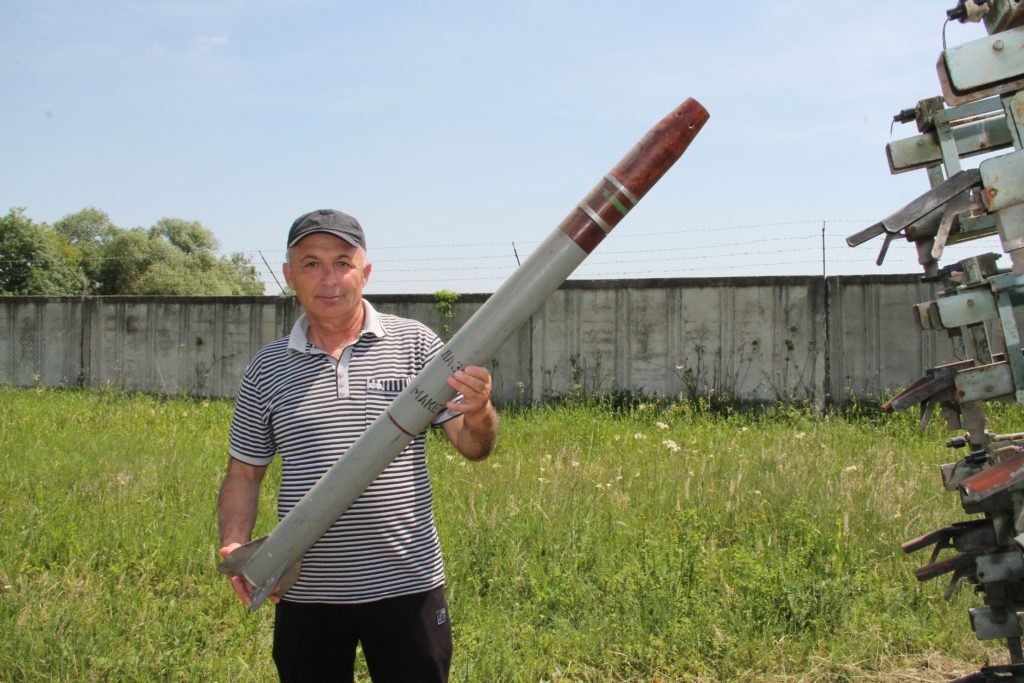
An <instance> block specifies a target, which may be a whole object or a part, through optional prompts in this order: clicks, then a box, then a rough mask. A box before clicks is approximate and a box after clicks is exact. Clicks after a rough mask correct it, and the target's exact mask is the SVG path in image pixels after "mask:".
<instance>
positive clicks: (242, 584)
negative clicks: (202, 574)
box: [220, 543, 281, 607]
mask: <svg viewBox="0 0 1024 683" xmlns="http://www.w3.org/2000/svg"><path fill="white" fill-rule="evenodd" d="M241 547H242V544H241V543H228V544H227V545H226V546H224V547H223V548H221V549H220V556H221V559H223V558H225V557H227V556H228V555H230V554H231V553H233V552H234V551H235V549H236V548H241ZM228 579H230V581H231V587H232V588H234V589H235V593H236V594H237V595H238V597H239V598H240V599H241V600H242V602H244V603H245V606H246V607H251V606H252V594H253V592H255V590H256V587H255V586H253V585H252V583H251V582H250V581H249V580H248V579H247V578H245V577H244V576H229V577H228ZM276 593H277V589H274V593H271V594H270V601H271V602H273V603H278V602H281V598H279V597H278V596H277V595H276Z"/></svg>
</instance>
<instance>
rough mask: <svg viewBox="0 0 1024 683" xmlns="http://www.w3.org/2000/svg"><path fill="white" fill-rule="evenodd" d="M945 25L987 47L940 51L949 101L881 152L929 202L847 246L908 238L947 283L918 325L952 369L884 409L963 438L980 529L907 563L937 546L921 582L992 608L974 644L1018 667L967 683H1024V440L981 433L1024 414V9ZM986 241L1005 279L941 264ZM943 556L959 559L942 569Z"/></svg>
mask: <svg viewBox="0 0 1024 683" xmlns="http://www.w3.org/2000/svg"><path fill="white" fill-rule="evenodd" d="M947 15H948V18H949V19H952V20H957V21H983V22H984V24H985V28H986V30H987V32H988V35H987V36H986V37H984V38H981V39H978V40H974V41H971V42H968V43H965V44H963V45H959V46H955V47H950V48H948V49H946V50H944V51H943V52H942V54H941V55H940V56H939V60H938V65H937V70H938V76H939V83H940V86H941V90H942V96H941V97H934V98H930V99H926V100H922V101H920V102H918V103H917V105H916V106H915V107H914V108H912V109H904V110H903V111H901V112H900V113H899V114H897V115H896V117H895V118H894V121H896V122H899V123H910V122H911V121H913V122H916V124H917V129H918V133H919V134H918V135H915V136H913V137H909V138H906V139H904V140H896V141H893V142H891V143H889V144H888V145H887V146H886V156H887V157H888V160H889V169H890V171H891V172H892V173H894V174H895V173H904V172H907V171H912V170H919V169H920V170H924V171H925V172H926V173H927V174H928V181H929V184H930V186H931V189H930V190H928V191H927V192H925V193H924V194H922V195H921V196H919V197H917V198H916V199H914V200H913V201H912V202H910V203H909V204H907V205H906V206H904V207H903V208H901V209H900V210H898V211H896V212H895V213H893V214H892V215H890V216H889V217H887V218H885V219H883V220H881V221H879V222H878V223H876V224H874V225H872V226H870V227H868V228H866V229H864V230H862V231H860V232H858V233H857V234H855V235H852V236H850V237H849V238H847V243H848V244H849V245H850V246H857V245H859V244H862V243H864V242H865V241H867V240H869V239H871V238H873V237H878V236H882V237H884V241H883V244H882V249H881V252H880V253H879V256H878V260H877V263H878V264H879V265H881V263H882V261H883V259H884V258H885V255H886V251H887V250H888V248H889V246H890V243H891V242H892V241H893V240H895V239H896V238H903V239H906V240H907V241H909V242H912V243H914V245H915V247H916V248H917V255H918V262H919V263H920V265H921V267H922V268H923V270H924V277H923V279H924V280H925V281H932V282H937V283H940V292H939V294H938V296H937V298H936V299H935V300H934V301H926V302H924V303H920V304H917V305H916V306H914V314H915V316H914V317H915V319H916V321H917V323H918V326H919V327H920V329H922V330H944V331H945V332H946V333H947V334H948V335H949V339H950V342H951V344H952V349H953V356H954V358H955V361H954V362H952V363H949V364H946V365H942V366H939V367H936V368H932V369H931V370H929V371H928V373H927V376H925V377H923V378H922V379H920V380H918V381H917V382H914V383H913V384H912V385H911V386H909V387H907V389H905V390H904V391H903V392H902V393H900V394H899V395H898V396H896V397H895V398H893V399H892V400H891V401H890V402H889V403H887V404H886V406H885V408H886V410H887V411H896V410H906V409H907V408H910V407H911V406H914V405H920V406H921V413H922V414H921V426H922V427H923V426H924V425H925V424H926V423H927V422H928V420H929V419H930V418H931V416H932V414H933V413H934V412H935V409H936V408H938V409H939V412H940V414H941V415H942V416H943V417H944V418H945V420H946V423H947V426H948V427H949V429H951V430H964V433H963V434H962V435H961V436H957V437H955V438H953V439H950V440H949V441H948V442H947V443H946V446H947V447H949V448H965V449H966V451H967V455H966V457H964V458H963V459H961V460H959V461H958V462H955V463H950V464H947V465H942V466H941V468H940V469H941V472H942V484H943V486H944V487H945V489H946V490H947V491H951V492H956V493H958V494H959V497H960V503H961V505H962V507H963V509H964V512H966V513H968V514H971V515H980V516H979V517H977V518H974V519H972V520H970V521H966V522H958V523H955V524H952V525H951V526H948V527H945V528H943V529H939V530H937V531H934V532H932V533H929V534H926V535H924V536H922V537H921V538H918V539H916V540H913V541H910V542H908V543H905V544H904V545H903V550H904V551H905V552H908V553H909V552H914V551H916V550H921V549H924V548H929V547H931V548H932V552H931V557H930V559H929V561H928V564H926V565H925V566H923V567H921V568H920V569H918V570H917V571H916V572H915V574H916V576H917V578H918V579H919V580H921V581H924V580H927V579H931V578H936V577H939V576H944V575H949V576H950V580H949V587H948V589H947V591H946V597H947V599H948V598H950V597H951V596H952V594H953V591H954V589H955V588H956V586H957V584H958V582H959V581H961V580H964V581H966V582H968V583H970V584H973V585H974V586H975V591H976V593H978V594H979V595H981V596H982V598H983V599H984V605H985V606H984V607H977V608H973V609H970V610H969V615H970V621H971V627H972V628H973V630H974V633H975V634H976V635H977V637H978V638H979V639H981V640H994V639H1005V640H1006V644H1007V649H1008V651H1009V659H1010V663H1009V664H1007V665H1000V666H989V667H984V668H983V669H981V670H980V671H979V672H977V673H975V674H972V675H970V676H967V677H965V678H961V679H960V681H1021V682H1024V649H1022V645H1021V638H1022V635H1024V627H1022V624H1024V433H1015V434H994V433H992V432H991V431H990V430H988V429H986V424H985V421H986V417H985V403H986V402H987V401H1013V402H1016V403H1018V404H1024V353H1022V349H1021V339H1022V331H1024V324H1022V323H1024V0H960V3H959V4H958V5H957V6H956V7H955V8H953V9H951V10H949V11H948V12H947ZM1003 150H1005V153H1002V154H999V152H1001V151H1003ZM981 154H987V155H989V156H988V157H987V158H985V159H984V160H983V161H981V163H980V165H978V166H977V168H964V167H963V166H962V165H961V160H962V159H964V158H968V157H972V156H976V155H981ZM989 235H998V236H999V239H1000V240H1001V242H1002V250H1003V252H1004V253H1005V254H1007V255H1009V257H1010V267H1009V268H1000V267H998V266H997V263H996V262H997V261H998V260H999V259H1000V257H1001V254H993V253H986V254H980V255H978V256H973V257H971V258H967V259H964V260H961V261H958V262H955V263H952V264H950V265H946V266H944V267H941V266H940V265H939V260H940V259H941V257H942V255H943V250H944V249H945V247H946V245H949V244H954V243H958V242H966V241H969V240H974V239H977V238H979V237H985V236H989ZM944 550H950V551H952V552H951V553H947V554H946V555H945V556H943V557H940V555H942V551H944Z"/></svg>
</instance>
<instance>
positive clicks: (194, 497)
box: [0, 387, 1022, 683]
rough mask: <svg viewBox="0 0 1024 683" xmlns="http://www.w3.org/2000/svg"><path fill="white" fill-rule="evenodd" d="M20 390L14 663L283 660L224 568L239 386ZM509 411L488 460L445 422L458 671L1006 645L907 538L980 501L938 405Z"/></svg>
mask: <svg viewBox="0 0 1024 683" xmlns="http://www.w3.org/2000/svg"><path fill="white" fill-rule="evenodd" d="M0 405H2V406H3V409H2V410H0V491H2V492H3V494H2V496H0V632H2V633H4V637H3V638H2V639H0V680H2V681H140V680H141V681H149V680H154V681H157V680H159V681H200V680H201V681H265V680H273V679H274V673H273V664H272V662H271V659H270V624H271V619H272V612H271V610H270V609H261V610H260V611H259V612H257V613H255V614H249V613H247V612H246V611H245V610H244V608H242V607H241V605H240V604H238V602H237V599H236V598H235V597H234V595H233V593H231V591H230V590H229V588H228V586H227V584H226V581H225V580H224V578H223V577H221V576H220V575H218V574H217V573H216V571H215V567H216V564H217V558H216V552H215V551H216V530H215V521H214V505H215V497H216V492H217V487H218V485H219V481H220V477H221V476H222V473H223V470H224V466H225V464H226V458H227V456H226V454H225V442H226V434H227V427H228V423H229V420H230V416H231V404H230V402H224V401H210V402H205V401H199V400H187V399H172V400H165V399H160V398H154V397H147V396H126V395H123V394H120V393H115V392H86V391H75V390H66V391H52V390H43V389H13V388H9V387H0ZM993 410H994V411H995V414H994V417H993V419H992V423H993V428H994V429H996V430H997V431H1019V422H1020V418H1021V417H1022V415H1021V413H1020V411H1019V410H1017V409H1015V408H1006V407H997V408H994V409H993ZM502 419H503V424H502V437H501V440H500V443H499V447H498V450H497V452H496V453H495V454H494V455H493V456H492V457H491V458H490V459H489V460H487V461H485V462H483V463H479V464H473V463H468V462H466V461H464V460H462V459H461V458H460V457H458V456H457V455H455V454H454V452H453V451H452V450H451V448H450V447H448V446H447V444H446V443H445V442H444V441H443V440H442V439H441V438H438V437H437V436H436V435H432V436H431V441H430V444H429V453H430V458H431V468H432V475H433V480H434V485H435V498H436V504H435V506H436V513H437V518H438V525H439V528H440V533H441V538H442V544H443V547H444V552H445V557H446V563H447V568H448V576H449V600H450V602H451V607H452V614H453V622H454V625H455V638H456V656H455V661H454V664H453V674H452V679H453V681H458V682H464V683H466V682H478V681H483V682H491V681H508V682H519V681H524V682H525V681H530V682H540V681H550V682H555V681H595V682H596V681H660V682H662V683H664V682H667V681H709V682H710V681H865V680H871V681H891V680H908V681H910V680H915V681H922V680H923V681H944V680H950V679H951V678H953V677H956V676H957V675H963V674H966V673H969V672H973V671H976V670H977V669H978V668H980V667H981V666H983V665H985V664H989V663H996V662H1002V661H1005V657H1004V654H1003V648H1002V646H1001V643H998V642H993V643H987V644H985V643H979V642H978V641H977V640H976V639H975V638H974V636H973V634H972V633H971V631H970V627H969V624H968V620H967V616H966V613H965V610H966V608H967V607H970V606H976V605H979V604H980V600H979V599H978V598H976V597H975V596H973V595H971V593H970V591H969V590H966V589H965V588H964V587H961V589H960V590H959V591H958V594H957V596H956V597H955V598H954V600H953V603H952V604H948V603H946V602H945V601H944V600H943V599H942V592H943V590H944V587H945V585H944V582H942V581H936V582H930V583H925V584H919V583H917V581H916V580H914V578H913V574H912V571H913V569H914V568H915V567H917V566H918V565H920V564H923V563H924V562H925V561H926V557H925V556H924V555H922V554H918V555H914V556H910V557H904V556H903V555H902V554H901V553H900V551H899V545H900V543H902V542H903V541H905V540H908V539H910V538H913V537H916V536H919V535H921V534H923V533H925V532H928V531H931V530H933V529H935V528H938V527H940V526H945V525H947V524H950V523H952V522H954V521H959V520H961V519H963V518H964V515H963V513H962V511H961V509H960V507H959V505H958V504H957V502H956V498H955V496H954V495H953V494H950V493H947V492H945V491H944V490H943V489H942V487H941V485H940V483H939V474H938V468H937V465H938V464H940V463H941V462H946V461H952V460H956V459H958V458H959V457H961V456H962V455H963V454H962V453H961V452H955V453H946V452H944V449H943V448H942V443H943V442H944V441H945V439H946V438H947V437H948V434H947V433H946V432H944V431H942V430H941V429H940V427H939V425H933V426H931V427H929V429H928V430H927V431H925V432H924V433H919V432H918V430H917V427H916V419H915V417H914V416H912V415H897V416H880V415H878V414H877V410H874V409H873V408H872V406H867V409H866V410H862V411H861V412H860V413H855V412H854V411H851V412H850V413H848V414H846V415H838V414H832V415H827V416H818V415H815V414H814V413H812V412H809V411H803V410H799V409H795V408H786V407H776V408H773V409H768V410H745V411H732V412H729V411H725V412H716V411H711V410H707V409H704V407H702V405H701V404H699V403H697V404H693V403H688V404H684V405H668V404H646V405H645V404H637V403H633V404H631V405H628V406H626V407H621V406H620V407H618V408H614V407H612V406H602V405H599V404H598V403H596V402H593V401H589V402H588V401H578V402H569V403H565V404H560V405H549V406H546V407H535V408H530V409H522V408H518V409H508V410H505V411H503V412H502ZM275 480H276V471H275V472H273V473H272V474H271V475H270V476H269V478H268V483H269V484H270V486H273V485H274V483H275ZM261 503H262V513H261V522H260V528H259V529H257V532H258V533H266V532H267V531H269V529H270V528H271V527H272V525H273V523H274V519H273V515H274V513H273V505H272V504H273V501H272V496H271V495H265V496H264V497H263V500H262V501H261Z"/></svg>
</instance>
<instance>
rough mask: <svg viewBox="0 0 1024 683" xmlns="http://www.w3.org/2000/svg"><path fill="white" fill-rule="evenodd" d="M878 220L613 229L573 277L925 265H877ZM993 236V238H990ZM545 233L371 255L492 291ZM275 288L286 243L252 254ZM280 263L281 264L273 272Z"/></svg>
mask: <svg viewBox="0 0 1024 683" xmlns="http://www.w3.org/2000/svg"><path fill="white" fill-rule="evenodd" d="M872 222H873V221H869V220H859V219H832V220H807V221H790V222H781V223H759V224H749V225H732V226H718V227H707V226H694V227H681V228H679V229H678V230H672V231H655V232H647V233H629V232H628V231H622V232H613V233H612V234H611V235H609V236H608V238H607V239H606V240H605V241H604V242H603V243H602V244H601V245H600V246H599V247H598V249H597V250H595V252H594V253H593V255H592V256H590V257H589V258H588V259H587V260H586V261H584V262H583V263H582V264H581V265H580V267H579V268H578V269H577V270H576V272H575V273H574V274H573V276H572V278H571V279H576V280H591V279H613V278H614V279H620V278H624V279H634V278H635V279H646V278H679V277H735V276H768V275H821V276H832V275H856V274H891V273H919V272H921V268H920V266H919V265H918V262H917V251H916V249H915V248H914V246H913V245H912V244H908V243H906V242H905V241H904V240H897V241H896V242H894V243H893V244H892V245H891V247H890V249H889V251H888V254H887V256H886V258H885V261H884V263H883V264H882V266H877V265H876V264H875V260H876V257H877V255H878V250H879V249H880V247H881V243H882V240H881V239H876V240H874V241H871V242H868V243H867V244H864V245H862V246H861V247H859V248H857V249H853V248H850V247H849V246H847V244H846V241H845V240H846V237H847V236H848V235H850V234H852V233H855V232H857V231H858V230H860V229H861V228H863V227H866V226H868V225H870V224H871V223H872ZM985 240H989V242H988V243H984V242H985ZM539 244H540V241H539V240H538V241H522V242H520V241H515V242H512V241H506V242H497V241H488V242H478V243H458V244H442V243H433V244H413V245H409V244H403V245H398V244H383V245H380V246H374V247H373V249H372V251H371V254H370V257H371V261H372V262H373V264H374V266H373V267H374V270H373V276H372V277H371V279H370V284H369V286H368V287H367V291H368V292H371V293H380V294H384V293H389V294H393V293H408V294H414V293H430V292H436V291H439V290H442V289H447V290H452V291H458V292H491V291H494V289H496V288H497V287H498V286H499V285H500V284H501V283H502V282H504V281H505V280H506V279H507V278H508V277H509V276H510V275H511V274H512V272H513V271H514V270H515V269H516V268H517V267H518V265H519V263H520V262H521V261H522V260H523V259H525V257H526V256H527V255H528V254H529V253H530V252H531V251H532V250H533V249H534V248H536V247H537V245H539ZM984 251H995V252H997V253H998V252H1000V251H1001V248H1000V245H999V241H998V239H997V238H995V237H990V238H984V239H983V240H981V241H976V242H968V243H965V244H960V245H953V246H950V247H948V248H947V250H946V252H945V253H944V255H943V259H942V261H943V263H948V262H953V261H956V260H959V259H962V258H966V257H967V256H971V255H975V254H978V253H981V252H984ZM244 253H245V255H246V256H247V257H249V259H250V261H252V262H253V263H254V264H257V265H258V270H259V271H260V275H261V277H262V278H263V280H264V282H265V283H267V291H268V293H276V291H277V287H278V285H277V284H275V281H274V277H273V276H274V275H275V274H277V275H278V279H280V276H279V273H280V264H281V263H282V262H283V261H284V259H285V251H284V250H283V249H279V248H278V249H269V250H268V249H263V250H259V251H253V252H244ZM272 268H276V273H275V271H273V270H271V269H272Z"/></svg>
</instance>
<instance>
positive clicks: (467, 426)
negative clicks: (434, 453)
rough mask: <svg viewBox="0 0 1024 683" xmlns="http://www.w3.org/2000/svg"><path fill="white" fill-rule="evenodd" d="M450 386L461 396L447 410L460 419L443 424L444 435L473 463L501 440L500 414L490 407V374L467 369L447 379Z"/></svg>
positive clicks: (474, 366) (472, 366) (482, 369)
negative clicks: (499, 429) (499, 430)
mask: <svg viewBox="0 0 1024 683" xmlns="http://www.w3.org/2000/svg"><path fill="white" fill-rule="evenodd" d="M448 386H450V387H451V388H452V389H455V390H456V391H458V392H459V393H460V394H462V399H461V400H459V401H449V402H448V403H447V404H445V405H446V407H447V408H448V409H449V410H451V411H454V412H456V413H461V415H459V416H458V417H456V418H454V419H451V420H448V421H447V422H445V423H444V433H445V435H447V437H448V440H449V441H451V442H452V445H453V446H455V449H456V450H457V451H458V452H459V453H461V454H462V455H464V456H465V457H467V458H469V459H470V460H483V459H484V458H486V457H487V456H488V455H490V454H491V451H492V450H493V449H494V444H495V442H496V441H497V440H498V414H497V413H495V412H494V406H492V405H491V373H489V372H487V369H486V368H481V367H478V366H476V365H469V366H466V367H465V368H464V369H462V370H458V371H456V372H455V374H453V375H452V376H451V377H449V378H448Z"/></svg>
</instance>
